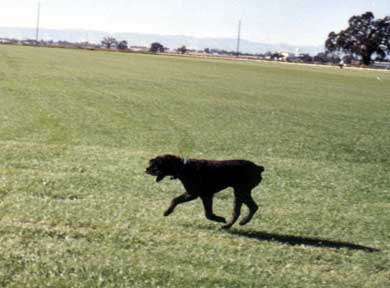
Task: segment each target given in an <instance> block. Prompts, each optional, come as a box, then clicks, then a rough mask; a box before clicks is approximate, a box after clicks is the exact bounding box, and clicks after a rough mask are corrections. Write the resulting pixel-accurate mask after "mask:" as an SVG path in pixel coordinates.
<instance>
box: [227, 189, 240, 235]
mask: <svg viewBox="0 0 390 288" xmlns="http://www.w3.org/2000/svg"><path fill="white" fill-rule="evenodd" d="M234 194H235V195H234V207H233V213H232V219H230V221H229V222H228V223H227V224H225V225H223V226H222V228H223V229H229V228H230V227H232V225H233V224H234V223H235V222H236V221H237V219H238V217H240V213H241V206H242V200H241V197H240V196H239V195H237V193H236V192H234Z"/></svg>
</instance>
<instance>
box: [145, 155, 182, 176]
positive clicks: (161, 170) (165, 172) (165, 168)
mask: <svg viewBox="0 0 390 288" xmlns="http://www.w3.org/2000/svg"><path fill="white" fill-rule="evenodd" d="M182 167H183V160H182V159H181V158H180V157H177V156H174V155H162V156H157V157H156V158H153V159H150V160H149V167H148V168H146V170H145V173H146V174H149V175H152V176H156V177H157V178H156V182H160V181H161V180H162V179H164V177H165V176H172V177H173V178H176V177H177V175H178V173H179V172H180V170H181V169H182Z"/></svg>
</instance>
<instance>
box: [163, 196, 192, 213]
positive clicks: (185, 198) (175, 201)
mask: <svg viewBox="0 0 390 288" xmlns="http://www.w3.org/2000/svg"><path fill="white" fill-rule="evenodd" d="M196 198H198V196H196V195H192V194H189V193H187V192H186V193H184V194H182V195H180V196H178V197H176V198H173V200H172V202H171V205H170V206H169V208H168V209H167V210H166V211H165V212H164V216H168V215H169V214H171V213H172V212H173V210H175V207H176V206H177V205H179V204H181V203H185V202H188V201H192V200H194V199H196Z"/></svg>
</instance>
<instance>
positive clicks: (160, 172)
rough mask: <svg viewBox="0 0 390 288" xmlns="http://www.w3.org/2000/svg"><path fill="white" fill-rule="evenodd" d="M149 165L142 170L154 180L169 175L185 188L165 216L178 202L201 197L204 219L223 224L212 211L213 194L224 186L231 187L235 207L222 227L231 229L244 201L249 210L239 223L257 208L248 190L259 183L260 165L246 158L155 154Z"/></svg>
mask: <svg viewBox="0 0 390 288" xmlns="http://www.w3.org/2000/svg"><path fill="white" fill-rule="evenodd" d="M149 165H150V166H149V167H148V168H147V169H146V171H145V172H146V173H147V174H149V175H152V176H156V177H157V178H156V181H157V182H160V181H161V180H162V179H163V178H164V177H165V176H172V179H179V180H180V181H181V182H182V184H183V186H184V188H185V190H186V192H185V193H183V194H182V195H180V196H179V197H176V198H174V199H173V200H172V202H171V205H170V206H169V208H168V209H167V210H166V211H165V213H164V216H168V215H169V214H171V213H172V212H173V210H174V209H175V207H176V206H177V205H178V204H181V203H184V202H188V201H191V200H194V199H196V198H198V197H200V198H201V199H202V202H203V206H204V210H205V214H206V218H207V219H209V220H213V221H217V222H222V223H226V220H225V218H223V217H220V216H217V215H215V214H214V213H213V196H214V194H215V193H217V192H219V191H221V190H223V189H225V188H227V187H232V188H233V189H234V209H233V214H232V219H231V220H230V221H229V222H228V223H227V224H225V225H224V226H222V228H230V227H231V226H232V225H233V224H234V222H236V221H237V219H238V217H239V216H240V211H241V206H242V204H243V203H244V204H245V205H247V206H248V208H249V213H248V215H246V216H245V217H244V218H243V219H242V221H241V222H240V225H245V224H247V223H248V222H249V221H250V220H251V218H252V217H253V215H254V214H255V213H256V211H257V209H258V206H257V204H256V203H255V201H253V199H252V197H251V190H252V189H253V188H254V187H256V186H257V185H258V184H259V183H260V182H261V180H262V177H261V173H262V172H263V171H264V167H263V166H257V165H256V164H254V163H252V162H250V161H246V160H227V161H211V160H196V159H183V158H180V157H177V156H174V155H163V156H158V157H156V158H154V159H151V160H150V161H149Z"/></svg>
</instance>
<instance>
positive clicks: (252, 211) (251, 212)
mask: <svg viewBox="0 0 390 288" xmlns="http://www.w3.org/2000/svg"><path fill="white" fill-rule="evenodd" d="M242 201H243V202H244V203H245V205H246V206H248V208H249V213H248V215H246V216H245V217H244V218H243V219H242V220H241V221H240V225H245V224H247V223H248V222H249V221H250V220H251V219H252V217H253V215H254V214H255V213H256V211H257V210H258V209H259V206H257V204H256V202H255V201H254V200H253V198H252V196H251V194H250V192H249V193H247V194H246V195H245V196H243V197H242Z"/></svg>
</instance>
